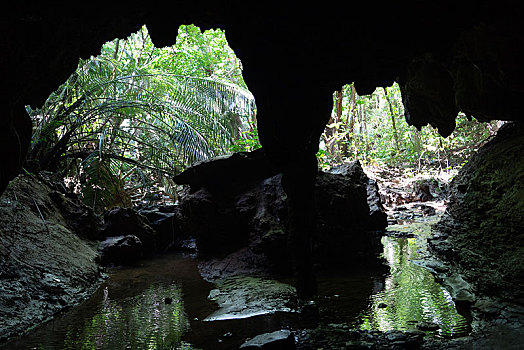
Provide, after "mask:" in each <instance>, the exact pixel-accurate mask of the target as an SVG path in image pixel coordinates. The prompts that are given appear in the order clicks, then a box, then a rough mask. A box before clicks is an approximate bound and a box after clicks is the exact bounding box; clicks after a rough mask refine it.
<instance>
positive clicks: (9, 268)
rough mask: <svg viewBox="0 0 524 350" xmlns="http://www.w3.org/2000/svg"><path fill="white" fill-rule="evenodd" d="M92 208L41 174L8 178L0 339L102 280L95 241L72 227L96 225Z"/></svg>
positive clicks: (2, 214)
mask: <svg viewBox="0 0 524 350" xmlns="http://www.w3.org/2000/svg"><path fill="white" fill-rule="evenodd" d="M75 213H76V214H75ZM91 214H92V213H91ZM91 214H90V211H89V210H88V209H87V208H86V207H84V206H82V205H81V204H79V203H77V202H75V201H73V200H71V199H70V198H68V197H67V196H65V195H64V194H63V193H62V192H60V191H59V190H57V189H56V188H53V185H52V184H51V185H50V183H49V181H45V180H43V178H42V177H40V178H36V177H34V176H30V175H20V176H18V177H17V178H16V179H15V180H14V181H12V182H11V183H10V184H9V186H8V187H7V189H6V191H5V192H4V194H3V195H2V197H0V341H3V340H6V339H7V338H8V337H11V336H14V335H20V334H22V333H23V332H24V331H26V330H28V329H30V328H32V327H34V326H36V325H37V324H39V323H41V322H43V321H46V320H48V319H50V318H51V317H52V316H53V315H54V314H56V313H57V312H59V311H60V310H63V309H64V308H68V307H71V306H74V305H76V304H78V303H79V302H80V301H82V300H83V299H84V298H87V297H88V296H89V295H90V294H91V293H92V292H93V291H94V289H95V288H96V287H97V286H98V284H99V282H100V281H101V269H100V268H99V264H98V263H97V260H98V253H97V248H96V245H95V244H93V243H90V242H89V241H87V240H84V239H82V238H80V236H79V235H77V234H75V233H74V231H75V227H77V226H78V225H82V224H83V227H84V229H85V230H84V231H81V230H79V231H78V232H79V234H81V235H87V236H89V235H90V234H92V232H88V230H87V229H89V227H92V228H94V230H95V231H96V229H97V228H96V226H97V223H96V222H97V219H96V218H95V217H94V216H92V215H91ZM73 216H74V220H76V225H71V222H72V217H73ZM90 225H91V226H90ZM95 234H96V233H95Z"/></svg>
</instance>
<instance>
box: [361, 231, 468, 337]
mask: <svg viewBox="0 0 524 350" xmlns="http://www.w3.org/2000/svg"><path fill="white" fill-rule="evenodd" d="M383 244H384V257H385V259H386V260H387V261H388V264H389V265H390V273H391V275H390V276H388V277H387V278H386V281H385V289H384V290H383V291H382V292H380V293H377V294H375V295H373V296H372V303H371V305H370V308H369V310H368V311H367V313H366V314H365V315H363V321H364V322H363V324H362V325H361V328H362V329H376V330H381V331H386V330H391V329H400V330H407V329H410V328H414V327H415V325H416V323H418V322H422V321H423V322H429V323H432V324H436V325H438V326H439V329H440V330H439V333H440V334H441V335H442V336H452V335H454V334H457V333H460V332H463V331H464V329H465V327H466V325H467V321H466V320H465V318H464V317H463V316H461V315H460V314H459V313H458V312H457V310H456V309H455V305H454V303H453V301H452V299H451V297H450V295H449V293H448V292H447V291H446V290H445V289H444V288H442V286H440V285H439V284H438V283H436V282H435V280H434V278H433V276H432V275H431V273H430V272H429V271H427V270H426V269H424V268H422V267H420V266H417V265H415V264H413V263H412V260H414V259H417V258H419V254H418V253H417V250H418V249H420V247H419V245H417V244H416V239H415V238H390V237H384V238H383ZM381 304H385V305H386V307H382V306H384V305H381Z"/></svg>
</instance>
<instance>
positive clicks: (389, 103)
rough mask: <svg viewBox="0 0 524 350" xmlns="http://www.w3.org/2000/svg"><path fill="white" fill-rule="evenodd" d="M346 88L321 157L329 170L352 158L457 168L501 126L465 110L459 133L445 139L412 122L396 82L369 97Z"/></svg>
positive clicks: (460, 117) (405, 164)
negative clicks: (471, 116) (406, 115)
mask: <svg viewBox="0 0 524 350" xmlns="http://www.w3.org/2000/svg"><path fill="white" fill-rule="evenodd" d="M341 91H342V100H341V108H338V109H337V99H338V97H337V96H339V94H335V98H334V108H333V112H332V117H331V120H330V122H329V123H328V126H327V128H326V130H325V132H324V135H323V137H322V140H321V144H320V149H321V153H319V154H318V155H317V156H318V157H319V163H320V164H322V166H323V167H324V168H329V167H331V166H332V165H335V164H339V163H342V162H344V161H346V160H351V159H360V160H361V161H362V162H364V163H368V164H371V165H373V164H376V165H387V166H407V167H418V168H421V167H423V166H424V165H429V164H434V165H437V166H440V167H444V168H445V167H449V166H455V165H459V164H461V163H463V162H464V160H465V159H467V158H468V156H469V155H470V154H471V153H472V152H474V151H475V150H476V149H477V148H478V147H479V146H480V145H481V144H482V143H483V142H485V140H487V139H488V138H489V137H490V136H491V135H492V134H493V133H494V132H495V131H496V129H497V122H492V123H479V122H477V121H475V120H468V119H466V117H465V116H464V115H463V114H459V115H458V118H457V127H456V129H455V131H454V132H453V134H452V135H451V136H449V137H448V138H443V137H441V136H440V135H439V134H438V132H437V131H436V129H434V128H432V127H430V126H426V127H423V128H422V130H420V131H419V130H417V129H416V128H415V127H413V126H409V125H408V124H407V122H406V120H405V118H404V107H403V104H402V98H401V93H400V89H399V87H398V84H396V83H395V84H393V86H391V87H387V88H377V89H376V90H375V92H374V93H373V94H371V95H368V96H357V95H356V93H355V95H352V93H354V88H353V85H352V84H351V85H346V86H345V87H344V88H343V89H342V90H341ZM337 111H338V112H337Z"/></svg>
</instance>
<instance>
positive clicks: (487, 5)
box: [0, 1, 524, 349]
mask: <svg viewBox="0 0 524 350" xmlns="http://www.w3.org/2000/svg"><path fill="white" fill-rule="evenodd" d="M4 7H5V10H4V11H3V13H2V15H1V22H0V23H1V29H2V34H1V44H0V47H1V48H2V55H1V57H2V60H1V61H0V62H1V63H2V64H1V67H2V68H1V69H2V77H4V79H3V90H2V92H3V93H2V102H3V103H2V106H3V112H2V117H1V118H0V146H1V149H2V150H3V152H2V153H1V155H0V193H1V192H4V191H6V188H8V185H9V183H10V182H11V181H12V180H13V179H15V178H16V177H17V176H18V175H19V174H20V173H21V171H22V165H23V162H24V159H25V156H26V153H27V151H28V148H29V144H30V138H31V129H32V126H31V120H30V119H29V116H28V115H27V113H26V109H25V106H26V105H33V106H40V105H42V104H43V103H44V102H45V100H46V98H47V96H48V95H49V93H50V92H51V91H52V90H53V89H54V88H55V87H56V86H58V85H59V84H60V83H62V82H63V81H65V79H66V78H67V77H68V76H69V74H70V73H71V72H72V71H74V69H75V67H76V65H77V63H78V59H79V58H85V57H88V56H90V55H93V54H96V53H97V52H98V50H99V49H100V46H101V45H102V44H103V43H104V42H106V41H108V40H111V39H114V38H120V37H125V36H127V35H129V33H132V32H135V31H136V30H137V29H138V28H140V27H141V26H142V25H144V24H146V25H147V28H148V30H149V32H150V35H151V38H152V40H153V42H154V44H155V45H156V46H157V47H163V46H167V45H172V44H173V43H174V41H175V38H176V34H174V33H176V32H177V29H178V27H179V25H181V24H189V23H194V24H197V25H199V26H201V27H203V28H216V27H219V28H222V29H224V30H225V31H226V33H227V38H228V41H229V43H230V45H231V46H232V47H233V48H234V49H235V52H236V54H237V55H238V57H240V58H241V59H242V62H243V65H244V71H243V74H244V78H245V81H246V83H247V84H248V85H249V88H250V90H251V92H252V93H253V95H254V96H255V98H256V103H257V107H258V110H259V113H258V115H257V119H258V126H259V131H260V142H261V144H262V151H259V152H254V153H253V154H248V155H242V156H241V157H237V158H233V159H232V160H230V161H228V162H224V163H223V164H221V163H213V164H211V165H210V166H209V167H203V168H201V170H199V171H194V172H191V171H189V172H186V173H184V175H183V176H182V177H179V178H178V180H179V181H180V182H181V183H186V184H190V185H191V186H192V189H191V191H192V193H193V194H194V193H197V194H198V193H199V190H200V189H201V188H202V187H208V188H211V189H212V190H211V193H212V194H215V193H220V192H221V191H222V189H220V184H221V183H224V182H227V181H231V178H233V179H235V178H234V174H238V173H239V169H241V170H240V171H241V172H242V173H243V174H245V173H247V174H249V180H250V181H258V180H260V179H267V178H270V177H271V176H275V175H276V174H281V177H279V178H277V179H276V180H274V181H276V182H277V183H276V184H275V183H266V184H265V185H266V186H269V187H271V186H281V187H282V189H280V190H279V191H282V190H283V191H284V192H285V193H286V195H287V198H288V203H287V207H286V206H285V207H284V209H286V210H287V211H288V212H287V214H286V215H287V220H288V221H289V222H288V225H289V231H290V234H291V235H292V236H293V237H295V240H296V242H295V244H294V245H293V247H294V248H293V249H294V251H293V252H289V251H285V250H284V251H282V252H280V253H279V254H281V255H286V254H290V255H293V256H294V258H295V260H296V261H295V262H294V263H295V264H296V266H295V269H296V274H297V275H298V278H297V282H296V283H297V289H299V290H301V291H303V292H304V297H305V298H307V297H309V296H310V295H311V294H314V292H315V291H314V284H315V282H314V277H313V276H311V265H312V262H311V258H310V252H309V249H310V247H309V239H310V238H311V237H310V236H312V235H314V234H315V232H313V231H314V230H313V228H312V227H314V225H313V224H312V222H311V217H313V215H311V213H312V212H313V210H315V208H314V204H313V203H314V200H313V197H314V196H315V181H316V179H317V163H316V158H315V153H316V152H317V151H318V140H319V139H320V135H321V133H322V131H323V130H324V127H325V126H326V124H327V123H328V120H329V115H330V112H331V108H332V93H333V91H335V90H337V89H340V87H341V86H342V85H343V84H345V83H346V82H348V81H354V82H355V86H356V88H357V89H358V92H359V94H369V93H371V92H372V91H373V90H374V89H375V88H376V87H377V86H382V87H385V86H390V85H391V84H392V83H393V82H397V83H398V84H399V86H400V89H401V91H402V98H403V103H404V106H405V109H406V120H407V121H408V123H409V124H410V125H414V126H416V127H417V128H420V127H422V126H424V125H427V124H430V125H432V126H433V127H435V128H438V131H439V133H440V134H441V135H443V136H447V135H449V134H450V133H451V132H452V131H453V130H454V128H455V118H456V117H457V114H458V112H459V111H460V112H463V113H465V114H466V115H467V116H473V117H475V118H476V119H477V120H479V121H484V122H488V121H490V120H505V121H512V123H511V125H510V126H509V127H508V128H505V129H506V131H505V132H502V133H501V136H500V138H499V139H497V140H494V142H492V143H490V144H489V145H488V146H487V147H486V148H485V149H484V150H483V151H482V152H479V158H477V159H476V160H475V161H472V162H471V163H470V164H468V165H467V167H466V170H467V171H468V172H467V173H466V171H465V175H464V176H463V177H461V179H460V181H457V182H456V183H455V185H454V187H453V196H454V197H453V200H452V201H451V203H450V210H449V216H448V217H447V219H446V220H443V221H442V222H441V223H440V224H439V225H440V226H441V231H442V232H444V233H443V234H442V235H440V236H437V237H433V238H432V239H431V241H430V243H429V244H430V245H431V246H433V247H434V249H435V251H437V252H438V253H439V254H441V255H442V256H444V257H445V258H446V259H448V260H449V261H451V262H452V264H455V265H456V269H457V271H461V272H462V273H463V276H465V277H464V278H465V280H467V282H469V283H470V284H477V285H476V287H475V288H476V289H475V292H476V293H478V295H482V296H484V295H486V296H489V297H491V298H494V299H478V300H477V304H482V303H483V304H482V305H481V306H479V305H477V309H478V310H483V311H482V313H483V315H488V316H485V317H484V319H488V320H491V321H492V320H501V319H502V320H503V321H500V322H499V323H498V324H497V327H502V328H500V329H501V331H500V332H505V331H507V329H511V330H512V331H511V332H510V331H508V332H509V333H508V336H507V337H506V338H505V336H501V337H499V338H497V339H495V338H493V339H491V338H489V337H488V338H489V339H488V340H486V339H485V338H482V337H480V338H479V339H480V340H478V342H477V343H474V342H473V343H472V344H476V345H477V346H487V347H488V348H489V347H491V346H495V347H496V346H499V345H500V344H502V345H500V348H512V346H514V347H515V348H516V347H517V346H518V342H516V343H515V342H514V341H513V342H512V340H514V338H516V337H517V335H519V334H520V336H521V335H522V327H520V328H519V327H516V326H514V325H515V324H517V325H518V324H522V320H523V319H522V317H523V315H524V312H523V311H522V307H523V301H524V296H523V295H522V286H523V280H524V279H523V278H522V275H521V273H522V270H521V269H520V267H521V262H520V260H522V257H523V253H522V243H523V241H522V240H523V232H522V227H524V224H523V220H524V214H523V212H522V209H523V208H524V203H523V200H522V197H523V188H522V176H523V175H522V169H523V162H522V161H523V157H522V155H523V153H522V135H523V134H522V126H521V125H522V122H523V117H522V116H521V114H522V113H521V103H520V98H519V97H520V96H521V93H522V92H523V91H522V84H521V81H522V79H524V68H522V67H523V66H522V64H521V62H522V61H523V59H524V36H523V34H524V30H523V29H524V28H523V24H522V21H521V19H522V16H523V14H524V13H523V8H522V6H521V5H520V4H516V3H514V2H511V1H508V2H505V1H498V2H493V1H479V2H467V3H466V2H457V1H441V2H420V1H413V2H404V3H387V4H380V5H376V4H365V3H358V4H356V3H351V4H341V3H329V4H317V3H310V4H309V5H304V4H301V5H295V4H287V3H279V4H273V3H264V2H257V3H253V4H251V3H250V4H246V3H242V2H238V1H215V2H213V3H209V4H207V3H200V2H176V3H170V4H169V5H165V4H164V5H161V6H158V7H154V6H152V5H151V6H147V7H146V6H135V5H129V4H126V5H122V4H117V3H105V4H103V6H102V7H103V11H101V8H99V7H97V6H95V4H89V6H86V7H85V8H81V9H78V8H75V7H73V6H63V5H59V4H46V3H31V4H22V3H18V4H11V5H9V6H7V5H6V6H4ZM393 38H396V39H397V40H393ZM481 156H482V158H480V157H481ZM217 164H218V165H217ZM228 167H229V168H228ZM355 176H356V175H355ZM24 181H25V180H24ZM233 181H235V180H233ZM17 186H21V185H17ZM29 186H31V184H29ZM17 188H18V187H17ZM213 188H214V190H215V192H213ZM217 188H218V189H217ZM34 190H35V191H39V190H42V189H41V188H39V187H38V186H36V185H35V186H34ZM42 191H43V190H42ZM15 192H16V189H15ZM263 192H264V190H262V193H263ZM200 194H202V193H200ZM206 196H208V194H205V196H204V197H202V198H203V199H202V198H200V197H198V198H197V199H196V200H197V202H198V203H200V204H201V206H200V207H199V209H198V210H197V212H198V213H199V215H202V216H203V217H206V215H207V214H208V213H209V210H210V209H209V208H208V207H206V205H207V203H208V199H207V198H208V197H206ZM364 196H365V194H364ZM257 198H259V197H257ZM27 200H28V201H29V202H31V199H30V198H28V199H27ZM227 200H230V199H227ZM54 203H55V204H49V206H52V205H62V206H71V204H70V203H69V202H68V201H67V200H64V201H62V200H61V199H60V200H54ZM56 203H62V204H56ZM64 203H65V204H64ZM202 203H203V204H202ZM200 204H199V205H200ZM34 205H35V209H36V213H37V214H38V212H40V214H39V216H43V215H42V213H41V209H42V210H45V208H40V207H39V206H38V204H37V203H36V202H35V203H34ZM247 208H248V209H247V211H246V213H247V214H246V215H253V212H252V210H253V209H252V208H251V207H249V206H247ZM250 208H251V209H250ZM250 210H251V211H250ZM279 210H281V211H282V210H283V209H282V208H280V209H279ZM44 214H45V213H44ZM115 215H116V216H118V215H123V218H121V219H119V220H122V222H124V223H126V224H127V225H131V226H137V225H138V226H139V225H140V223H136V222H134V221H133V220H134V219H133V214H130V213H126V212H124V213H115ZM37 217H38V215H37ZM235 218H236V217H232V220H233V219H235ZM242 218H243V217H242ZM242 218H241V219H242ZM77 219H78V220H77ZM80 219H82V220H80ZM65 220H66V221H67V222H71V221H73V224H72V225H73V226H74V225H75V223H74V222H75V220H77V221H76V229H77V230H78V231H79V232H81V233H80V235H83V236H84V237H87V238H89V237H88V236H89V232H88V231H89V228H90V227H91V226H93V225H96V222H95V221H96V219H93V218H91V217H87V218H86V217H84V216H82V217H81V218H80V215H78V216H77V217H70V218H65ZM44 222H45V220H44ZM129 222H132V224H129ZM126 224H123V226H125V225H126ZM457 225H458V226H460V227H457ZM9 227H10V226H9V225H8V224H6V226H5V227H1V228H0V230H1V231H0V234H4V232H6V231H8V230H9V229H10V228H9ZM105 229H106V230H108V231H110V230H111V228H110V227H109V228H108V227H106V228H105ZM454 235H455V236H454ZM449 236H451V238H453V237H455V243H454V244H455V246H453V247H450V246H449V244H450V243H449V241H447V240H446V239H447V238H449ZM213 239H216V237H215V238H213V237H210V238H209V241H208V244H209V245H210V246H216V245H218V246H220V244H221V243H220V240H218V241H214V240H213ZM472 242H481V243H482V244H476V245H475V244H472ZM501 242H502V243H501ZM62 244H64V245H66V246H67V249H68V250H70V251H71V254H74V252H75V247H77V248H78V247H80V246H83V245H84V244H86V243H83V242H79V241H77V240H76V239H72V240H65V241H63V242H62ZM270 244H273V245H275V246H277V247H278V246H281V244H280V242H279V241H278V240H277V242H276V243H275V242H272V243H271V242H270ZM2 245H4V243H3V241H2ZM236 248H238V247H236ZM27 249H28V251H29V252H28V254H30V250H31V246H30V245H29V246H28V247H27ZM151 249H153V248H151ZM507 249H509V250H510V251H511V252H512V253H511V254H513V255H511V254H509V253H508V254H509V255H511V256H507V258H505V259H500V254H501V252H502V251H503V252H504V254H505V252H506V251H507ZM5 250H6V248H5V247H4V246H3V247H2V259H3V260H2V264H4V263H6V261H8V259H9V254H7V253H6V254H4V253H5ZM355 254H357V253H355ZM83 258H85V259H86V260H89V259H93V258H94V257H91V256H89V257H83ZM84 268H86V269H87V270H89V271H87V272H86V274H88V275H89V276H90V277H89V278H88V279H89V280H90V281H93V279H94V278H95V277H94V276H95V275H96V274H98V273H99V271H98V270H97V267H96V266H93V265H89V266H87V265H86V266H84ZM226 268H227V266H226V267H224V269H226ZM479 271H480V272H479ZM490 271H496V273H497V278H490V277H486V276H487V275H486V274H489V272H490ZM2 272H3V276H2V275H0V278H10V277H9V276H10V275H9V274H10V273H14V272H9V271H2ZM53 278H55V277H53V275H50V274H47V275H46V274H44V275H43V277H42V279H51V280H52V279H53ZM455 279H457V278H455ZM468 279H469V280H468ZM455 282H456V281H455ZM459 282H460V283H462V282H464V283H466V281H464V279H463V278H462V277H460V280H459ZM460 283H455V285H460ZM88 284H89V283H88ZM21 288H23V287H21ZM268 288H269V287H268ZM466 289H467V288H466ZM468 290H469V289H468ZM468 290H466V291H465V290H464V289H460V288H459V289H458V292H457V293H456V294H455V295H454V296H453V297H454V299H456V300H457V301H458V303H459V304H460V303H462V305H463V306H464V307H471V305H469V304H471V303H472V302H471V300H470V295H469V294H468V293H469V292H468ZM93 292H94V291H92V290H89V288H88V287H87V286H85V290H82V291H78V293H79V294H83V295H84V294H89V293H93ZM2 293H4V291H2ZM5 293H6V294H8V293H9V292H5ZM461 293H462V294H461ZM464 293H466V295H464ZM487 300H488V301H487ZM493 300H495V302H494V301H493ZM499 300H500V302H499ZM74 302H75V301H73V300H72V299H71V300H69V299H67V300H66V301H63V302H60V301H59V302H58V304H60V303H64V305H62V307H63V306H65V305H66V304H67V303H74ZM76 302H78V300H76ZM170 302H171V301H169V303H170ZM165 303H166V304H167V303H168V300H167V299H166V300H165ZM506 303H507V304H506ZM55 304H56V302H55ZM58 309H59V307H58V308H56V310H58ZM305 309H306V310H307V307H305ZM486 310H487V311H486ZM479 313H480V311H479ZM41 316H42V315H41V314H40V313H37V314H35V315H33V317H34V319H37V320H39V321H38V322H42V321H43V318H42V317H41ZM39 317H40V318H39ZM46 317H47V316H46ZM0 318H4V322H7V320H5V317H0ZM491 321H489V322H488V324H490V322H491ZM501 322H502V323H503V324H506V323H507V324H509V326H507V328H503V326H500V324H501ZM29 325H32V320H31V318H28V319H26V322H25V327H26V328H25V329H16V332H15V333H13V331H11V333H6V334H0V340H1V341H7V339H8V338H11V337H12V336H13V335H14V334H18V333H22V332H25V331H27V330H28V329H29V328H31V327H30V326H29ZM8 326H9V325H8V324H6V326H5V327H4V329H8ZM253 327H256V325H254V326H253ZM482 329H483V331H486V333H487V334H492V333H489V331H487V330H486V329H491V328H490V327H488V326H486V327H485V328H482ZM493 329H495V328H493ZM492 332H494V333H496V332H499V330H498V328H497V329H496V330H494V331H492ZM346 333H347V335H346V337H347V341H348V342H350V343H351V342H353V341H354V340H355V338H356V337H357V338H358V337H362V336H361V335H358V336H357V335H355V333H351V332H346ZM285 335H286V337H287V338H285V339H288V338H289V334H285ZM388 336H389V335H387V334H386V335H385V338H388ZM391 337H392V338H394V336H391ZM508 337H509V338H511V339H507V338H508ZM226 338H227V337H226ZM381 339H382V338H381ZM403 339H404V343H402V345H399V346H400V347H399V348H409V346H414V347H412V348H418V347H420V346H421V345H420V344H421V343H420V341H419V340H417V341H416V342H415V345H413V344H412V343H410V342H411V340H410V339H411V338H408V339H407V340H406V339H405V338H403ZM288 340H289V339H288ZM361 340H362V339H361ZM382 340H383V339H382ZM382 340H380V341H382ZM386 340H388V339H386ZM285 341H287V340H285ZM388 341H389V343H387V344H389V345H382V346H386V347H383V348H388V347H387V346H390V345H391V344H392V342H393V343H394V341H395V339H393V340H391V339H389V340H388ZM362 342H363V343H362V344H364V343H365V339H363V340H362ZM493 342H495V343H493ZM357 343H358V342H357ZM368 343H369V342H368ZM362 344H360V345H362ZM377 344H383V343H377ZM410 344H411V345H410ZM422 344H424V343H422ZM428 344H429V345H428ZM428 344H426V345H422V346H423V348H428V349H430V348H442V347H439V346H446V344H444V343H443V344H444V345H442V344H440V343H439V345H435V344H434V343H428ZM457 344H458V345H457ZM461 344H462V345H464V346H467V345H468V344H467V342H464V343H461V342H460V340H459V341H458V343H457V342H455V343H450V344H449V346H450V348H451V347H452V346H461ZM494 344H495V345H494ZM497 344H498V345H497ZM504 344H506V345H504ZM368 345H369V344H368ZM293 346H294V345H293ZM297 346H298V347H299V348H300V344H297ZM362 346H365V344H364V345H362ZM402 346H404V347H402ZM424 346H427V347H424ZM255 348H256V347H255ZM364 348H365V347H364Z"/></svg>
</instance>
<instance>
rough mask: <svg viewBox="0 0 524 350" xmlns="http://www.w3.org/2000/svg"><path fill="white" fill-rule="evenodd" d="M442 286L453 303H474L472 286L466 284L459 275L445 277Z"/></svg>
mask: <svg viewBox="0 0 524 350" xmlns="http://www.w3.org/2000/svg"><path fill="white" fill-rule="evenodd" d="M444 285H445V286H446V287H447V288H448V290H449V293H450V294H451V296H452V297H453V299H454V300H455V302H457V303H466V304H471V303H474V302H475V294H474V293H473V292H472V286H471V285H470V284H469V283H468V282H466V281H465V280H464V278H463V277H462V276H461V275H459V274H453V275H451V276H447V277H446V278H445V279H444Z"/></svg>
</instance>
